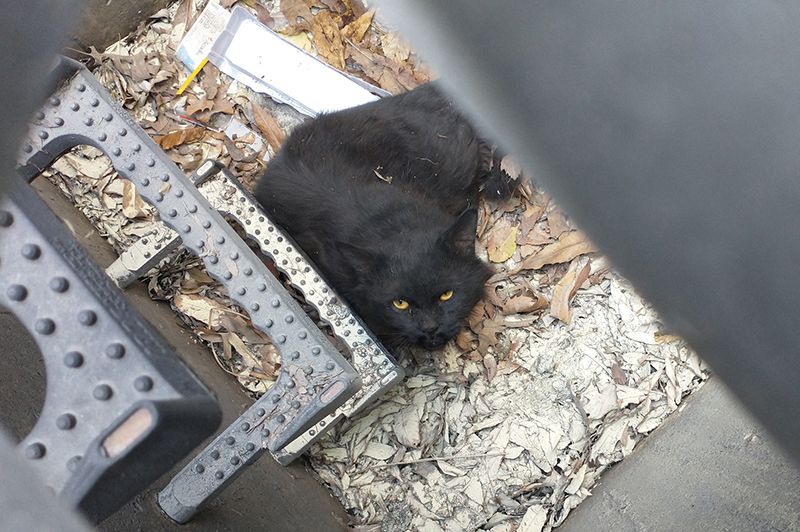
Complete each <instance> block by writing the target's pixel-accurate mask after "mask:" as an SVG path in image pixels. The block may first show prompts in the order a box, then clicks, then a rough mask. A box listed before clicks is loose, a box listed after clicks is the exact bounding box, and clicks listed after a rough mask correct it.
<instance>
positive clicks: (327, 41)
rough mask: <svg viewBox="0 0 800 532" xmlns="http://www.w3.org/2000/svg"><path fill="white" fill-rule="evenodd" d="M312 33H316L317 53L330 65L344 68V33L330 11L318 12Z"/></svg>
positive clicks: (315, 44) (340, 68)
mask: <svg viewBox="0 0 800 532" xmlns="http://www.w3.org/2000/svg"><path fill="white" fill-rule="evenodd" d="M312 34H313V35H314V46H316V47H317V55H319V56H320V57H321V58H322V59H324V60H325V61H326V62H327V63H328V64H329V65H331V66H333V67H336V68H338V69H339V70H344V43H343V42H342V34H341V32H340V31H339V28H338V27H337V26H336V23H335V22H334V21H333V17H331V14H330V13H329V12H327V11H320V12H319V13H317V15H316V16H315V17H314V25H313V28H312Z"/></svg>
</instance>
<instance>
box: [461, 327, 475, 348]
mask: <svg viewBox="0 0 800 532" xmlns="http://www.w3.org/2000/svg"><path fill="white" fill-rule="evenodd" d="M474 339H475V337H474V336H473V334H472V333H471V332H469V331H468V330H467V329H462V330H461V331H460V332H459V333H458V335H456V345H457V346H458V348H459V349H461V350H462V351H469V350H470V349H472V341H473V340H474Z"/></svg>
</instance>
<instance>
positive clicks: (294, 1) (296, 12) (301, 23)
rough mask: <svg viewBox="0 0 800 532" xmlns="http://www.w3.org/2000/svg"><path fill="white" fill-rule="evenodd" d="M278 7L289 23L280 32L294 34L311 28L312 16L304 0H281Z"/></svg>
mask: <svg viewBox="0 0 800 532" xmlns="http://www.w3.org/2000/svg"><path fill="white" fill-rule="evenodd" d="M280 7H281V12H282V13H283V16H284V17H286V20H287V21H289V25H288V26H287V27H286V28H285V29H283V30H282V31H281V33H285V34H286V35H295V34H297V33H299V32H301V31H309V30H310V29H311V23H312V21H313V20H314V16H313V15H312V14H311V8H309V7H308V4H306V2H305V1H304V0H281V4H280Z"/></svg>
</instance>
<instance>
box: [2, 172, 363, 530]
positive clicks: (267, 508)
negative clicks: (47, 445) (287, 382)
mask: <svg viewBox="0 0 800 532" xmlns="http://www.w3.org/2000/svg"><path fill="white" fill-rule="evenodd" d="M34 184H35V188H37V190H38V191H39V193H40V195H41V196H42V197H43V198H44V199H45V201H46V202H47V203H48V204H50V206H51V208H52V209H53V210H54V211H55V212H56V214H57V215H58V216H59V217H60V218H61V219H65V220H67V222H68V223H67V225H68V226H69V227H70V229H71V230H72V231H73V233H74V234H76V235H78V236H79V240H80V241H81V243H82V244H83V245H84V247H85V248H86V250H87V251H88V252H89V254H90V255H91V256H92V257H93V258H94V259H95V261H97V262H98V264H99V265H100V266H101V267H106V266H107V265H108V264H110V263H111V261H112V260H113V259H114V258H115V255H114V252H113V250H111V248H110V246H108V244H107V243H106V242H105V241H104V240H103V239H102V238H101V237H100V236H99V235H98V234H97V233H96V232H95V231H94V229H93V228H92V227H91V225H90V224H89V223H88V221H87V220H86V219H85V218H84V217H83V216H82V215H81V214H80V213H79V212H78V211H77V210H76V209H75V208H74V207H73V206H72V205H71V204H70V203H68V202H67V200H66V199H64V198H63V197H62V196H61V194H60V193H59V191H58V190H57V189H55V187H53V186H52V185H51V184H50V183H49V182H47V181H46V180H44V179H41V178H40V179H37V180H36V181H35V182H34ZM125 293H126V296H127V298H128V301H129V302H130V303H131V304H132V305H133V307H134V308H136V309H137V310H138V311H139V312H140V313H141V314H142V316H144V317H145V318H146V319H147V320H148V321H150V323H151V324H152V325H153V326H154V327H155V328H156V329H157V330H158V331H159V332H160V333H161V334H162V335H163V336H164V337H165V338H166V339H167V342H169V343H170V344H171V345H172V346H174V347H175V349H176V352H177V354H178V356H180V357H181V359H182V360H183V361H184V362H185V363H186V364H187V365H188V366H189V367H190V368H191V369H192V370H193V371H194V372H195V373H196V374H197V375H198V377H200V379H202V380H203V382H205V383H206V384H207V385H208V386H209V387H210V388H211V389H212V390H213V391H214V393H215V394H216V395H217V398H218V399H219V401H220V404H221V406H222V410H223V424H224V425H227V424H229V423H231V422H232V421H233V420H234V419H235V418H236V417H238V415H239V414H240V413H241V412H243V411H244V410H245V408H246V407H247V406H248V405H249V404H252V400H251V399H250V398H249V397H247V395H245V393H244V392H243V390H242V388H241V387H240V386H239V384H238V383H237V382H235V381H234V379H233V378H231V377H229V376H228V375H226V374H224V373H223V372H222V371H220V370H219V368H218V367H217V365H216V363H215V362H214V361H213V359H212V358H211V356H210V353H209V352H208V351H207V350H206V349H205V348H204V347H202V346H200V345H198V344H197V343H196V342H195V341H194V340H193V339H192V338H191V336H190V334H189V333H188V332H187V331H186V330H185V329H183V328H182V327H180V326H179V325H178V320H177V317H176V316H175V314H174V313H173V312H172V310H171V309H170V308H169V307H168V306H167V305H166V304H162V303H157V302H154V301H152V300H151V299H150V298H149V297H148V295H147V293H146V290H145V287H144V286H143V285H142V284H139V283H137V284H136V285H134V286H133V287H132V288H130V289H128V290H127V291H126V292H125ZM0 338H2V339H3V343H4V346H5V349H4V352H3V356H0V375H3V376H4V384H3V385H2V386H0V425H3V426H5V427H6V428H7V429H8V432H10V433H11V435H12V436H14V437H16V438H17V439H20V438H21V437H22V436H23V435H24V434H26V433H27V431H28V430H30V428H31V427H32V426H33V424H34V423H35V420H36V417H37V415H38V412H39V410H40V408H41V404H42V402H43V400H44V386H45V377H44V366H43V363H42V361H41V355H40V354H39V353H38V348H37V347H36V345H35V344H34V343H33V340H32V338H31V337H30V336H29V335H28V333H27V331H25V330H24V329H23V328H22V326H21V325H20V324H19V323H18V322H17V321H16V319H15V318H14V317H13V316H11V315H10V314H8V313H7V312H4V311H2V309H0ZM9 383H10V384H9ZM203 445H205V443H204V444H203ZM186 461H188V458H187V459H186ZM180 465H182V464H180ZM180 465H179V467H180ZM177 469H178V467H176V468H175V469H174V470H173V472H175V471H177ZM171 474H172V472H171V473H168V474H167V475H165V476H164V477H163V478H161V479H159V480H158V481H157V482H155V483H154V485H153V486H151V487H150V489H148V490H147V491H145V492H144V493H142V494H141V495H140V496H138V497H137V498H136V499H134V500H133V501H132V502H131V503H129V504H128V505H126V506H125V507H123V508H122V509H120V510H119V511H118V512H117V513H116V514H114V515H112V516H111V517H109V518H108V519H107V520H106V521H105V522H103V523H102V524H101V526H100V529H101V530H108V531H117V530H120V531H121V530H124V531H126V532H127V531H133V530H147V531H156V530H173V529H180V530H219V531H223V530H271V531H279V532H280V531H287V532H289V531H305V530H309V531H325V532H328V531H337V530H345V529H346V528H347V519H348V518H347V514H346V513H345V511H344V510H343V508H342V507H341V505H340V504H339V502H338V501H336V500H335V499H334V498H333V497H332V496H331V494H330V492H329V491H328V490H327V489H326V488H325V487H324V486H322V485H321V484H320V483H319V482H318V481H317V480H316V479H315V478H314V477H313V476H312V474H311V472H310V471H309V470H307V469H306V467H305V465H304V464H303V462H302V459H301V460H299V461H298V463H296V464H293V465H292V466H289V467H282V466H280V465H279V464H278V463H277V462H275V461H274V460H273V459H272V458H271V457H270V456H269V455H266V456H264V457H262V458H261V459H260V460H259V461H257V462H256V463H255V464H254V465H252V466H251V467H250V468H249V469H248V470H247V471H246V472H245V473H244V474H242V475H241V476H240V477H239V478H238V479H237V480H236V482H234V483H233V485H232V486H231V487H229V488H228V489H227V490H225V491H224V492H223V494H222V495H221V496H220V497H218V498H217V499H216V500H215V501H214V502H213V503H212V504H211V505H210V506H209V507H208V508H206V509H204V510H203V511H202V512H201V513H200V514H198V516H197V517H196V518H195V519H194V521H192V522H191V523H189V524H187V525H183V526H181V527H178V525H176V524H174V523H173V522H172V521H171V520H169V518H167V517H166V516H164V515H163V514H162V513H161V511H160V510H159V508H158V506H157V504H156V502H155V497H156V493H157V492H158V490H159V489H160V488H161V487H163V486H164V485H165V484H166V483H167V481H168V480H169V478H170V476H171ZM0 528H1V527H0Z"/></svg>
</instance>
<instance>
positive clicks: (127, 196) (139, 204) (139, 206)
mask: <svg viewBox="0 0 800 532" xmlns="http://www.w3.org/2000/svg"><path fill="white" fill-rule="evenodd" d="M122 214H124V215H125V217H126V218H129V219H131V220H132V219H134V218H142V217H145V216H147V214H148V212H147V207H146V204H145V202H144V200H142V198H141V196H139V193H138V192H136V187H135V186H134V185H133V183H131V182H130V181H128V180H127V179H125V180H123V181H122Z"/></svg>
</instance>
